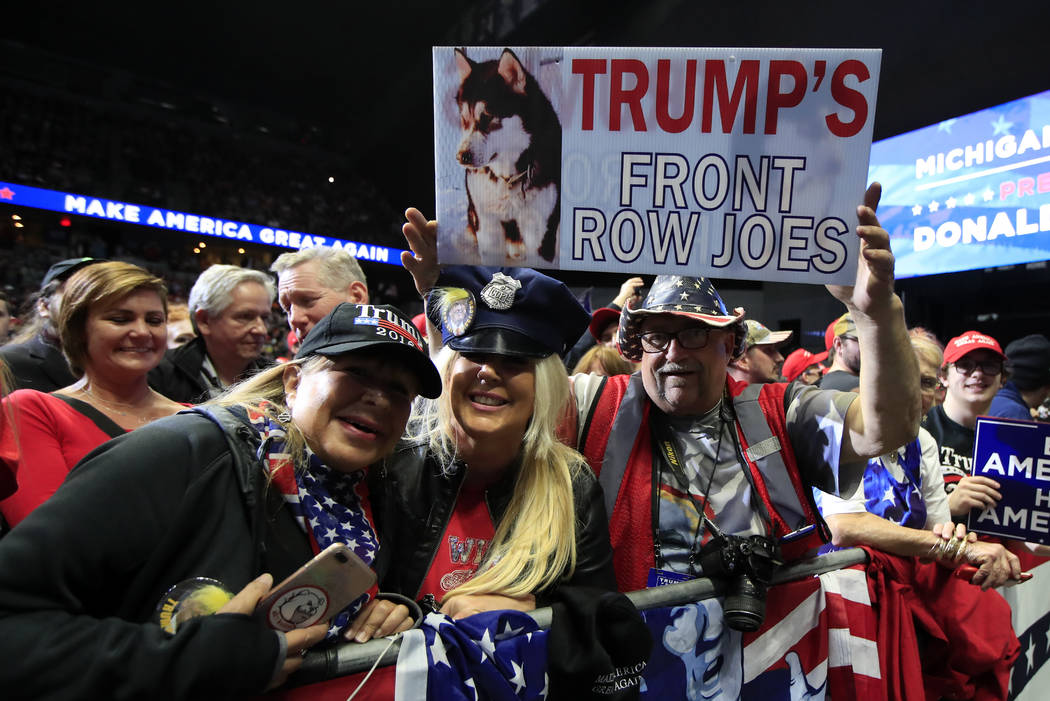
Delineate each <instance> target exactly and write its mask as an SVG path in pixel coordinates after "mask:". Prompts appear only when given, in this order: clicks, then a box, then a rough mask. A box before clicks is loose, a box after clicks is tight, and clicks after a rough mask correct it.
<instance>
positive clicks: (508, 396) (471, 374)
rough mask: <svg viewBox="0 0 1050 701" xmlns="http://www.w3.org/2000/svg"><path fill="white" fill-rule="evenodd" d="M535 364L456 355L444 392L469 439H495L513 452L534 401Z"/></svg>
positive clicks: (500, 357) (524, 360)
mask: <svg viewBox="0 0 1050 701" xmlns="http://www.w3.org/2000/svg"><path fill="white" fill-rule="evenodd" d="M535 368H536V361H535V360H533V359H530V358H517V357H513V356H507V355H491V354H473V353H471V354H460V355H459V356H458V357H457V358H456V359H455V361H453V363H452V370H451V377H450V382H449V383H448V391H449V392H450V393H451V396H450V398H451V401H452V415H453V416H454V417H455V420H456V423H457V424H458V426H459V429H460V430H462V431H463V432H464V433H465V434H466V435H467V436H469V437H470V438H471V439H472V440H474V441H478V440H482V439H485V438H496V439H498V440H506V441H508V445H507V449H508V451H511V452H514V451H516V450H517V447H518V444H519V443H520V442H521V439H522V438H523V437H524V436H525V430H526V429H527V428H528V425H529V421H530V420H531V419H532V410H533V406H534V405H535V402H536V370H535Z"/></svg>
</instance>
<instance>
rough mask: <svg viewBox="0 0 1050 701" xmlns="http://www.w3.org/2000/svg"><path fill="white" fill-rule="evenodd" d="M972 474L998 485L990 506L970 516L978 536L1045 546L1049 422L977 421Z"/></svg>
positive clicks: (1048, 539) (1049, 511) (1049, 537)
mask: <svg viewBox="0 0 1050 701" xmlns="http://www.w3.org/2000/svg"><path fill="white" fill-rule="evenodd" d="M973 474H974V475H981V476H984V477H989V478H991V479H993V480H995V481H996V482H998V483H999V492H1000V493H1001V494H1002V495H1003V498H1002V499H1000V500H999V503H998V504H996V505H995V508H992V509H985V510H983V511H981V510H978V509H974V510H973V511H971V512H970V518H969V524H968V527H969V529H970V530H971V531H976V532H977V533H986V534H988V535H997V536H1002V537H1004V538H1015V539H1018V540H1025V541H1029V542H1032V543H1044V544H1050V424H1044V423H1036V422H1034V421H1016V420H1011V419H992V418H987V417H981V418H979V419H977V438H976V441H975V443H974V454H973Z"/></svg>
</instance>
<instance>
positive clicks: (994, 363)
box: [952, 358, 1003, 377]
mask: <svg viewBox="0 0 1050 701" xmlns="http://www.w3.org/2000/svg"><path fill="white" fill-rule="evenodd" d="M952 365H954V366H955V369H956V370H958V371H959V372H961V373H962V374H964V375H969V374H970V373H972V372H973V371H974V370H976V369H977V368H981V372H983V373H984V374H985V375H988V376H990V377H994V376H996V375H998V374H999V373H1001V372H1002V371H1003V364H1002V361H999V360H986V361H984V362H983V363H978V362H977V361H976V360H973V359H971V358H959V359H958V360H956V361H955V362H954V363H952Z"/></svg>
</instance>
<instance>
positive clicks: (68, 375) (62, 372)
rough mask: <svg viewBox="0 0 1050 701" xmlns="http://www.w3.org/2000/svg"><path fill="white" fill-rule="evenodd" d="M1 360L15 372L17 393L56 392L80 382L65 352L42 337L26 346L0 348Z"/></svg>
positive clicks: (37, 337) (14, 388)
mask: <svg viewBox="0 0 1050 701" xmlns="http://www.w3.org/2000/svg"><path fill="white" fill-rule="evenodd" d="M0 360H2V361H3V363H4V364H5V365H6V366H7V367H8V369H9V370H10V371H11V375H12V377H13V378H14V381H15V385H14V387H12V388H11V389H12V391H13V390H16V389H35V390H36V391H38V392H54V391H55V390H56V389H62V388H63V387H69V386H70V385H71V384H73V383H74V382H76V381H77V378H76V377H74V376H73V371H72V370H70V369H69V363H67V362H66V356H64V355H62V349H61V348H59V347H58V346H54V345H51V344H50V343H48V342H47V341H45V340H44V339H43V338H42V337H41V336H40V335H39V334H37V335H36V336H35V337H34V338H33V339H32V340H30V341H26V342H25V343H14V344H8V345H6V346H4V347H3V348H0Z"/></svg>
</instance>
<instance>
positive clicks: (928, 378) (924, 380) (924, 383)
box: [919, 375, 941, 392]
mask: <svg viewBox="0 0 1050 701" xmlns="http://www.w3.org/2000/svg"><path fill="white" fill-rule="evenodd" d="M919 386H920V387H922V390H923V391H924V392H932V391H934V390H935V389H938V388H939V387H940V386H941V381H940V380H938V379H937V378H936V377H934V376H933V375H922V376H921V377H920V378H919Z"/></svg>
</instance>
